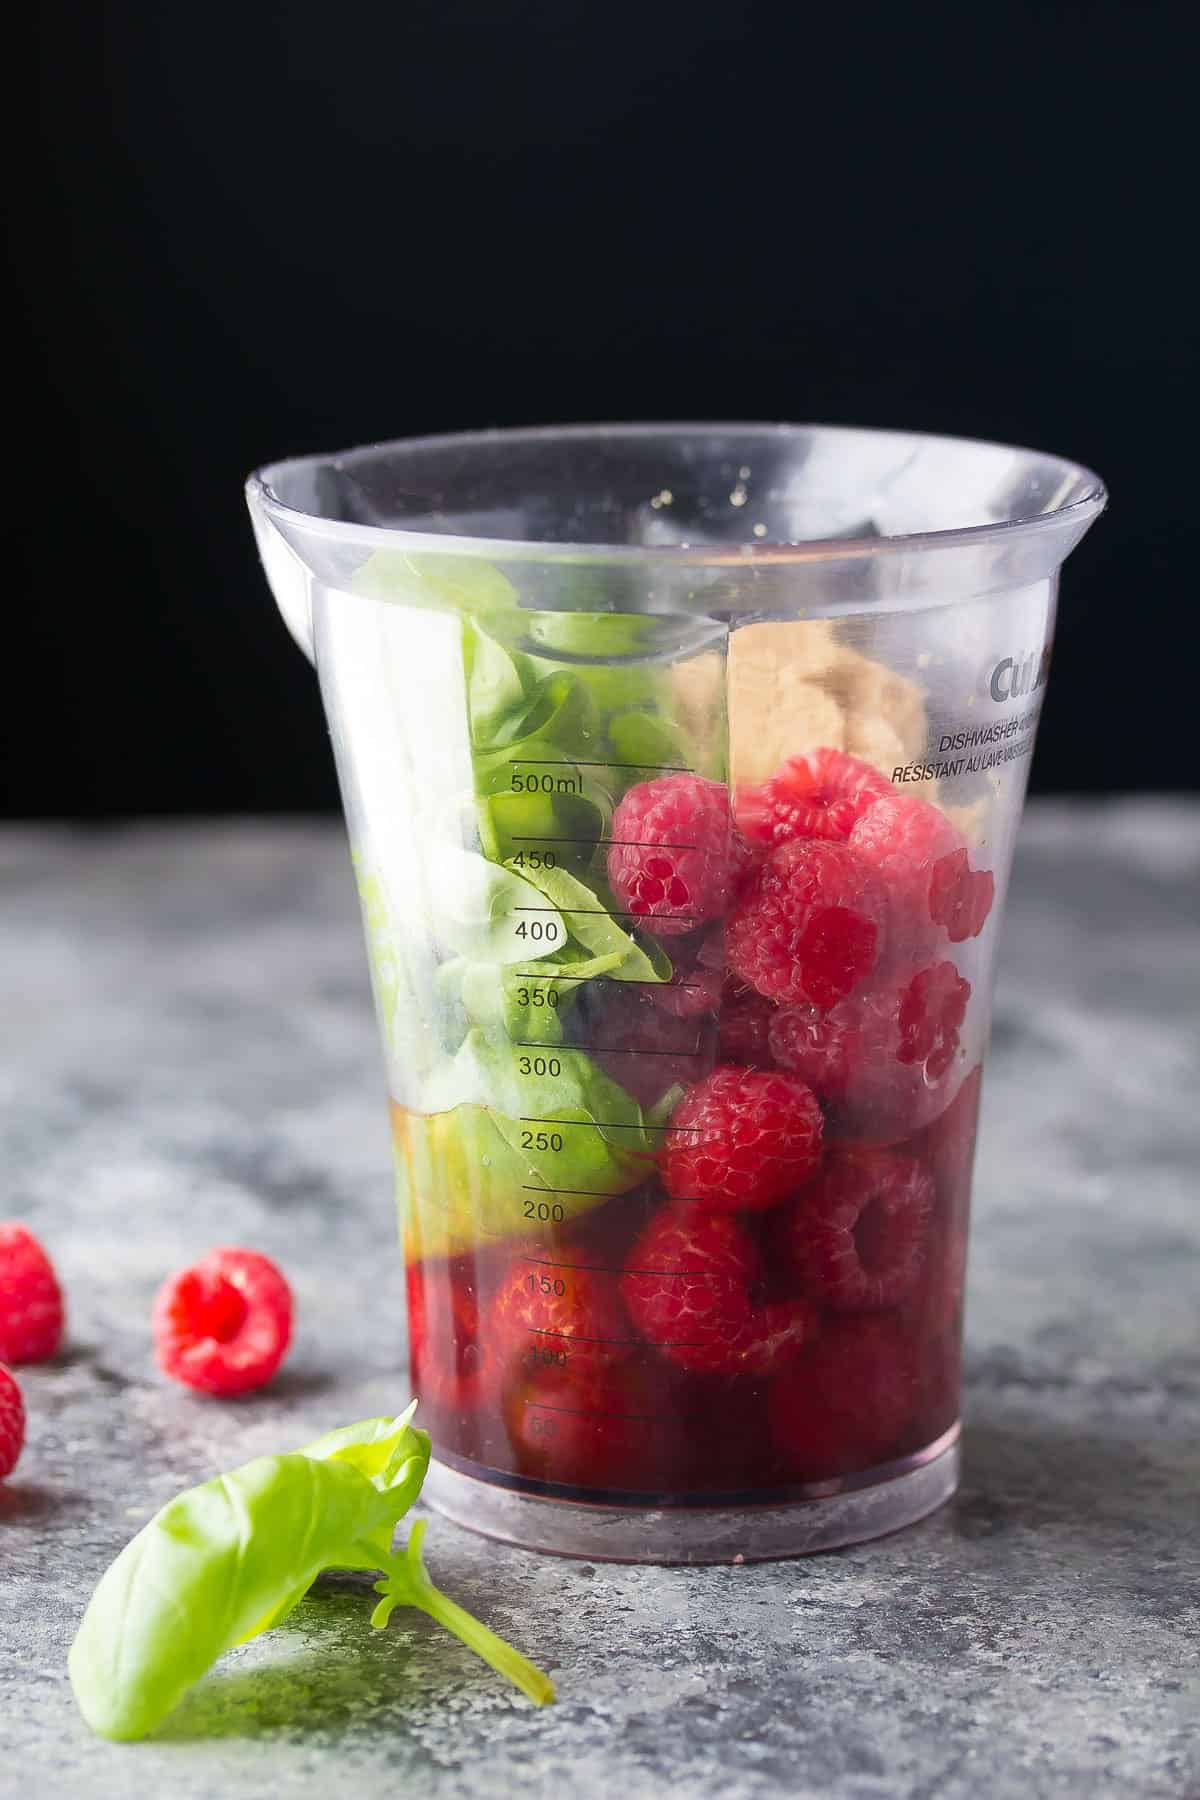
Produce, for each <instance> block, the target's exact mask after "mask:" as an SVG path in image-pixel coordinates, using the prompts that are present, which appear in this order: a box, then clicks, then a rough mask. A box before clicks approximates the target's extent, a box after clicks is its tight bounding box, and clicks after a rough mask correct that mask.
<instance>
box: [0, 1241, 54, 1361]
mask: <svg viewBox="0 0 1200 1800" xmlns="http://www.w3.org/2000/svg"><path fill="white" fill-rule="evenodd" d="M62 1333H63V1297H62V1290H61V1289H60V1287H59V1285H58V1277H57V1276H56V1275H55V1273H54V1266H53V1264H52V1263H51V1261H50V1258H49V1257H48V1256H47V1255H46V1252H45V1251H44V1250H43V1249H42V1246H41V1245H40V1244H39V1243H38V1241H37V1239H36V1238H35V1237H34V1235H33V1233H32V1232H31V1231H29V1230H27V1229H26V1227H25V1226H24V1225H18V1224H17V1222H16V1221H15V1220H9V1221H8V1223H6V1224H0V1362H10V1363H29V1362H44V1361H45V1360H46V1358H47V1357H49V1356H53V1355H54V1352H55V1351H56V1350H57V1349H58V1346H59V1344H60V1343H61V1341H62Z"/></svg>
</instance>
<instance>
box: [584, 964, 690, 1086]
mask: <svg viewBox="0 0 1200 1800" xmlns="http://www.w3.org/2000/svg"><path fill="white" fill-rule="evenodd" d="M687 979H688V980H689V981H691V980H693V979H694V977H692V976H689V977H688V978H687ZM669 991H670V990H669V989H668V988H667V986H666V985H665V984H664V985H663V986H661V987H659V986H655V987H643V986H641V985H640V984H639V983H636V982H618V981H613V982H605V983H604V985H603V987H602V988H601V989H600V990H599V992H598V993H597V995H596V996H595V997H592V996H590V995H589V996H588V998H587V1000H586V1002H585V1003H584V1010H583V1011H581V1013H580V1015H579V1019H580V1025H581V1030H580V1032H579V1034H578V1035H579V1041H580V1042H582V1043H584V1044H586V1045H587V1046H588V1047H589V1048H590V1050H591V1053H592V1055H593V1056H594V1057H595V1059H596V1061H597V1062H598V1063H599V1064H600V1067H601V1068H602V1069H603V1070H604V1072H605V1074H606V1075H610V1076H611V1077H612V1079H613V1080H614V1081H615V1082H617V1083H618V1084H619V1085H620V1086H621V1087H623V1088H624V1089H625V1091H626V1093H629V1094H632V1095H633V1097H634V1099H635V1100H637V1101H638V1102H639V1103H640V1104H641V1105H642V1106H652V1105H653V1104H654V1102H655V1101H656V1100H658V1099H659V1098H660V1097H661V1096H662V1095H663V1094H665V1093H666V1091H667V1089H668V1088H669V1087H674V1086H681V1087H686V1086H687V1085H688V1084H689V1082H692V1081H694V1080H695V1078H696V1074H697V1071H698V1070H699V1069H701V1068H703V1067H704V1061H705V1060H706V1046H705V1030H704V1026H703V1023H702V1022H701V1020H700V1019H698V1018H695V1017H689V1016H687V1015H686V1014H681V1013H680V1012H679V1011H677V1010H676V1007H675V1006H673V1005H667V1004H665V1003H662V1002H660V1000H659V996H660V995H664V994H667V993H668V992H669ZM676 994H677V998H683V994H682V990H676ZM688 998H690V995H689V996H688ZM712 1010H715V1003H714V1006H713V1009H712ZM710 1036H711V1034H710Z"/></svg>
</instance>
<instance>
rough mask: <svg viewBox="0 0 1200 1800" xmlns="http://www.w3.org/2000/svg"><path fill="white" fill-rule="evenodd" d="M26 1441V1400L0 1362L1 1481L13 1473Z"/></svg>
mask: <svg viewBox="0 0 1200 1800" xmlns="http://www.w3.org/2000/svg"><path fill="white" fill-rule="evenodd" d="M24 1442H25V1402H24V1401H23V1400H22V1398H21V1390H20V1388H19V1387H18V1386H17V1384H16V1380H15V1379H14V1377H13V1376H12V1375H11V1374H10V1373H9V1371H8V1370H7V1369H6V1368H5V1367H4V1364H3V1363H0V1481H3V1480H4V1478H5V1476H6V1475H11V1474H12V1472H13V1470H14V1469H15V1468H16V1466H17V1458H18V1457H19V1456H20V1454H21V1447H22V1445H23V1444H24Z"/></svg>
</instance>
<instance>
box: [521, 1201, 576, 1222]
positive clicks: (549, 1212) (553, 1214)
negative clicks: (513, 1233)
mask: <svg viewBox="0 0 1200 1800" xmlns="http://www.w3.org/2000/svg"><path fill="white" fill-rule="evenodd" d="M566 1216H567V1209H566V1207H565V1206H563V1205H562V1204H561V1203H560V1202H559V1201H557V1200H556V1201H555V1202H554V1204H553V1205H550V1204H549V1203H548V1202H547V1201H545V1200H527V1201H526V1202H525V1217H526V1218H527V1219H538V1220H540V1221H541V1223H542V1224H543V1225H561V1224H562V1223H563V1222H564V1220H565V1219H566Z"/></svg>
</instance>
